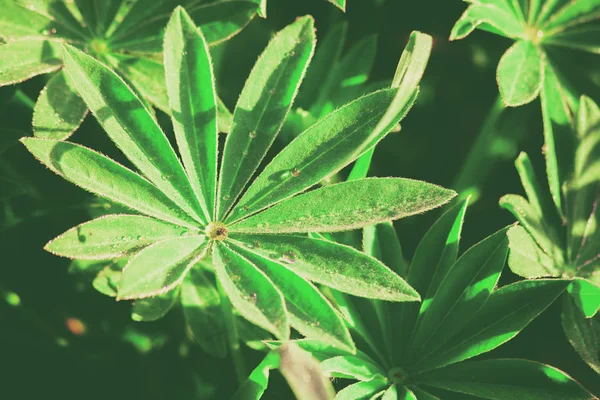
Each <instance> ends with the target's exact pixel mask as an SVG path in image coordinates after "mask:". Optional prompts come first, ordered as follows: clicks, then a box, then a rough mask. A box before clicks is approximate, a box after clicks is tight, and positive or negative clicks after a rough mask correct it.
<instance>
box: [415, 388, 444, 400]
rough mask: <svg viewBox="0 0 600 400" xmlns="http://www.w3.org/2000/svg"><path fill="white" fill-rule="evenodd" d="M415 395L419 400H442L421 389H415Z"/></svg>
mask: <svg viewBox="0 0 600 400" xmlns="http://www.w3.org/2000/svg"><path fill="white" fill-rule="evenodd" d="M413 390H414V392H415V394H416V395H417V400H440V398H439V397H436V396H434V395H432V394H431V393H429V392H426V391H424V390H422V389H419V388H414V389H413Z"/></svg>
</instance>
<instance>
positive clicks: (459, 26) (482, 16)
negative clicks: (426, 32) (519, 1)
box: [450, 0, 523, 40]
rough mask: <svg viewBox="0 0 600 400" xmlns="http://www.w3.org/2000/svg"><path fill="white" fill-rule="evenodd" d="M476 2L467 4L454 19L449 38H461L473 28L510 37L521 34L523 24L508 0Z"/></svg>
mask: <svg viewBox="0 0 600 400" xmlns="http://www.w3.org/2000/svg"><path fill="white" fill-rule="evenodd" d="M477 3H479V2H477ZM477 3H475V4H473V5H471V6H469V8H467V9H466V10H465V12H464V14H463V15H461V17H460V18H459V20H458V21H456V24H455V25H454V27H453V28H452V33H450V40H458V39H463V38H465V37H466V36H467V35H469V34H470V33H471V32H473V31H474V30H475V28H480V29H483V30H487V31H491V32H494V33H499V34H502V35H504V36H507V37H510V38H519V37H521V36H522V34H523V26H522V25H521V23H520V22H519V20H518V19H517V18H516V16H515V14H514V12H513V10H511V8H510V6H509V5H508V2H506V1H503V0H501V1H495V2H486V3H485V4H477Z"/></svg>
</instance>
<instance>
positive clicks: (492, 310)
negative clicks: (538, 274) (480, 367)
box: [411, 279, 569, 372]
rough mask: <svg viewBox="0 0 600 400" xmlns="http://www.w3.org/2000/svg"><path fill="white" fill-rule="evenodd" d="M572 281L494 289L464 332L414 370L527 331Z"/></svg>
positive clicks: (459, 358)
mask: <svg viewBox="0 0 600 400" xmlns="http://www.w3.org/2000/svg"><path fill="white" fill-rule="evenodd" d="M568 284H569V281H564V280H558V279H553V280H544V279H539V280H531V281H520V282H517V283H513V284H510V285H506V286H503V287H501V288H500V289H497V290H495V291H494V292H492V294H491V296H490V297H489V299H488V301H487V302H486V303H485V304H484V306H483V307H482V308H481V309H480V310H479V312H478V313H477V314H475V316H474V317H473V318H472V319H471V322H469V323H468V324H467V325H466V326H465V327H464V328H463V329H462V331H461V332H459V333H458V334H456V335H455V336H454V337H453V338H452V339H451V340H450V341H449V342H448V343H446V344H445V345H444V347H443V348H441V349H439V350H438V351H437V352H436V353H435V354H431V355H429V356H428V357H427V358H426V359H423V361H421V362H420V363H419V364H418V365H415V366H414V368H412V369H411V370H413V371H415V372H416V371H426V370H430V369H434V368H438V367H441V366H444V365H449V364H453V363H457V362H459V361H462V360H466V359H469V358H472V357H475V356H477V355H479V354H483V353H486V352H488V351H490V350H493V349H495V348H496V347H498V346H500V345H501V344H503V343H506V342H507V341H509V340H510V339H512V338H513V337H515V336H516V335H517V334H518V333H519V332H520V331H521V330H523V329H524V328H525V327H526V326H527V325H528V324H529V323H530V322H531V321H532V320H533V319H534V318H535V317H537V316H538V315H539V314H540V313H541V312H542V311H544V310H545V309H546V308H548V306H550V304H552V303H553V302H554V300H555V299H556V298H557V297H558V296H559V295H560V294H561V293H562V292H563V291H564V290H565V289H566V288H567V286H568Z"/></svg>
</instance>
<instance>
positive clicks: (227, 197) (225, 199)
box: [223, 194, 231, 201]
mask: <svg viewBox="0 0 600 400" xmlns="http://www.w3.org/2000/svg"><path fill="white" fill-rule="evenodd" d="M230 198H231V196H229V195H228V194H226V195H225V196H223V201H227V200H229V199H230Z"/></svg>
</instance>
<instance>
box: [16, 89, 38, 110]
mask: <svg viewBox="0 0 600 400" xmlns="http://www.w3.org/2000/svg"><path fill="white" fill-rule="evenodd" d="M13 100H14V101H16V102H17V103H20V104H22V105H24V106H26V107H27V108H29V109H31V110H33V109H34V107H35V102H34V101H33V100H31V98H30V97H29V96H27V95H26V94H25V93H23V91H22V90H20V89H17V91H16V92H15V94H14V95H13Z"/></svg>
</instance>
